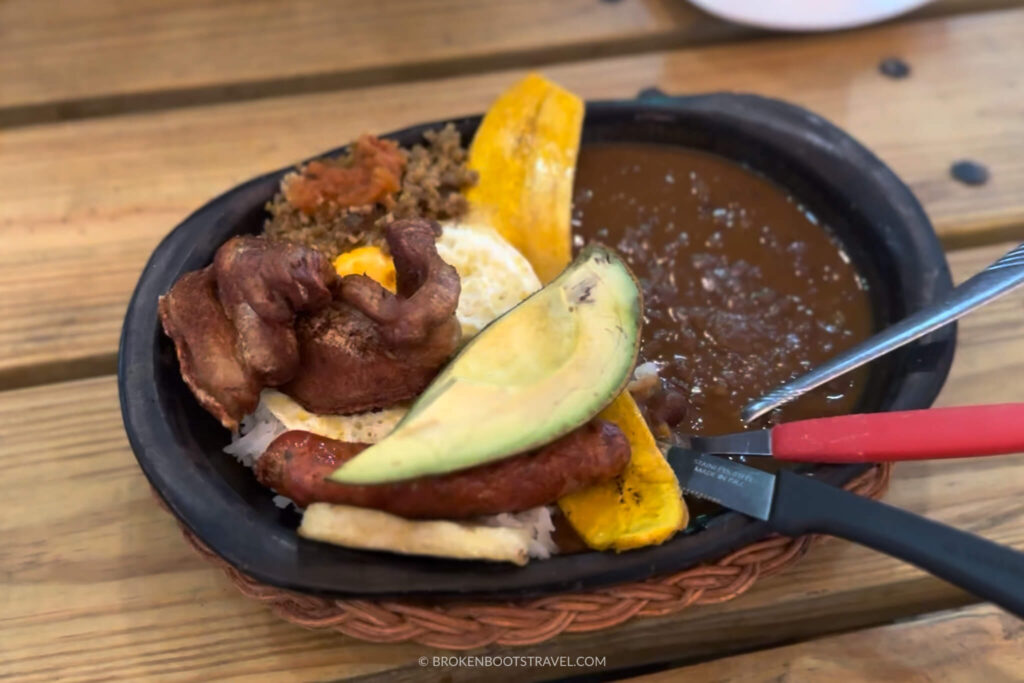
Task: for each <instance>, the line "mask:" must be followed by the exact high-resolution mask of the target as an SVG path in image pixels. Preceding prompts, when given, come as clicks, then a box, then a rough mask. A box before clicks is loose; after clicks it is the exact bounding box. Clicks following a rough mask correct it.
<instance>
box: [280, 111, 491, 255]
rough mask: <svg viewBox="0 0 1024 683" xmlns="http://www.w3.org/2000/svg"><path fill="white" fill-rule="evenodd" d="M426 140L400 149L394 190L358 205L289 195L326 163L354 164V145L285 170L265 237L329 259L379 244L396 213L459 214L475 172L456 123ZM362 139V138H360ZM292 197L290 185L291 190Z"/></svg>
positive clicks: (410, 215) (463, 209)
mask: <svg viewBox="0 0 1024 683" xmlns="http://www.w3.org/2000/svg"><path fill="white" fill-rule="evenodd" d="M423 137H424V141H425V144H423V145H415V146H413V148H412V149H411V150H404V149H403V150H400V151H401V153H402V155H403V157H404V160H405V170H404V173H403V174H402V181H401V188H400V189H399V190H398V192H397V194H394V195H391V194H388V195H387V196H382V197H381V200H380V201H377V202H374V203H371V204H364V205H360V206H340V205H338V204H337V203H334V202H323V203H321V204H319V205H318V207H317V208H316V210H313V211H312V212H309V207H308V206H306V207H304V208H306V209H307V210H306V211H303V210H301V209H300V208H299V207H297V206H295V205H293V204H292V203H291V202H289V200H288V195H289V193H288V188H289V187H290V186H292V184H293V183H296V182H297V181H301V180H303V179H306V178H307V176H309V175H312V173H315V172H317V170H318V169H323V167H324V166H325V165H328V166H331V167H335V168H339V167H340V168H350V167H353V166H355V165H356V164H357V163H358V159H357V158H356V156H357V153H356V151H355V150H350V151H348V152H346V153H345V154H342V155H340V156H338V157H336V158H333V159H322V160H317V161H314V162H310V163H309V164H307V165H306V166H303V167H301V168H299V169H297V170H296V171H295V172H293V173H289V174H288V175H287V176H285V177H284V179H282V181H281V189H280V190H279V191H278V193H277V194H276V195H274V198H273V199H271V200H270V202H268V203H267V211H268V212H269V213H270V217H269V218H268V219H267V221H266V224H265V226H264V231H265V232H266V234H267V235H268V236H269V237H272V238H275V239H284V240H290V241H292V242H298V243H299V244H304V245H306V246H310V247H315V248H316V249H319V250H320V251H322V252H324V253H325V254H326V255H327V256H328V257H329V258H331V259H333V258H335V257H336V256H338V254H341V253H343V252H345V251H348V250H350V249H352V248H354V247H358V246H363V245H367V244H372V245H377V246H382V247H385V248H386V245H385V244H384V231H383V227H384V226H385V225H387V224H388V223H389V222H391V221H392V220H393V219H395V218H417V217H422V218H433V219H436V220H444V219H449V218H458V217H459V216H461V215H463V214H464V213H465V212H466V208H467V205H466V198H465V196H464V195H463V190H465V189H466V188H468V187H470V186H472V185H474V184H475V183H476V172H475V171H472V170H470V169H469V168H468V167H467V165H466V159H467V156H468V153H467V151H466V148H465V147H463V146H462V141H461V139H460V136H459V133H458V131H456V130H455V126H453V125H452V124H450V123H449V124H447V125H445V126H444V128H441V129H439V130H431V131H427V132H426V133H424V135H423ZM361 140H365V138H361ZM290 194H291V196H295V194H296V193H295V192H294V189H293V190H292V192H291V193H290Z"/></svg>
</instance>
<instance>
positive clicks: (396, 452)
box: [330, 246, 641, 484]
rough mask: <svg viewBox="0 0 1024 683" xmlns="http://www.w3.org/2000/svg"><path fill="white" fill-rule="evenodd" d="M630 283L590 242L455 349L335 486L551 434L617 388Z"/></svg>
mask: <svg viewBox="0 0 1024 683" xmlns="http://www.w3.org/2000/svg"><path fill="white" fill-rule="evenodd" d="M640 317H641V303H640V291H639V289H638V287H637V284H636V280H635V279H634V278H633V274H632V273H631V272H630V271H629V268H628V267H627V266H626V265H625V264H624V263H623V262H622V261H621V260H620V259H619V257H618V256H617V255H616V254H615V253H613V252H612V251H610V250H608V249H607V248H605V247H602V246H590V247H587V248H586V249H584V250H583V252H582V253H580V255H579V256H578V257H577V258H576V260H575V261H573V263H572V264H571V265H570V266H569V267H568V268H566V269H565V270H564V271H563V272H562V274H561V275H559V276H558V278H556V279H555V280H554V281H553V282H552V283H551V284H549V285H548V286H547V287H544V288H543V289H541V290H540V291H538V292H537V293H535V294H533V295H532V296H530V297H529V298H528V299H526V300H525V301H523V302H522V303H520V304H519V305H518V306H516V307H515V308H513V309H512V310H510V311H509V312H508V313H506V314H505V315H503V316H501V317H500V318H498V319H497V320H495V321H494V322H493V323H491V324H490V325H489V326H488V327H487V328H485V329H484V330H483V331H482V332H481V333H480V334H478V335H477V336H476V338H474V339H473V340H472V341H471V342H470V343H469V344H467V345H466V347H465V348H464V349H463V350H462V352H461V353H459V354H458V355H457V356H456V357H455V359H454V360H452V361H451V363H449V364H448V366H447V367H446V368H445V369H444V370H442V371H441V373H440V374H439V375H438V376H437V378H436V379H435V380H434V381H433V382H432V383H431V384H430V386H428V387H427V389H426V391H424V392H423V394H422V395H420V397H419V399H417V401H416V402H415V403H414V404H413V406H412V408H411V409H410V410H409V413H408V414H407V415H406V416H405V418H404V419H403V420H402V421H401V422H400V423H399V424H398V426H397V427H395V431H393V432H392V433H391V434H390V435H389V436H388V437H387V438H385V439H383V440H382V441H380V442H379V443H377V444H375V445H373V446H371V447H370V448H367V449H366V450H365V451H363V452H362V453H360V454H359V455H357V456H356V457H355V458H352V459H351V460H349V461H348V462H346V463H345V464H344V465H342V466H341V467H339V468H338V469H337V470H335V471H334V472H333V473H332V474H331V475H330V479H332V480H334V481H337V482H342V483H346V484H383V483H387V482H393V481H401V480H403V479H412V478H415V477H422V476H426V475H436V474H445V473H447V472H453V471H455V470H461V469H465V468H468V467H474V466H476V465H482V464H484V463H487V462H491V461H494V460H499V459H501V458H506V457H508V456H510V455H515V454H517V453H522V452H524V451H529V450H532V449H534V448H537V447H539V446H542V445H544V444H546V443H549V442H551V441H554V440H555V439H557V438H558V437H560V436H563V435H564V434H567V433H568V432H570V431H572V430H573V429H575V428H576V427H578V426H580V425H582V424H583V423H585V422H587V421H588V420H590V418H592V417H593V416H594V415H596V414H597V413H598V412H599V411H600V410H601V409H602V408H604V407H605V406H606V405H608V404H609V403H610V402H611V401H612V399H614V398H615V397H616V396H617V395H618V394H619V392H621V391H622V389H623V387H624V386H625V384H626V382H627V381H628V379H629V374H630V372H631V371H632V368H633V364H634V363H635V362H636V356H637V349H638V347H639V342H640Z"/></svg>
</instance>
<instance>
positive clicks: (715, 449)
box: [682, 429, 772, 456]
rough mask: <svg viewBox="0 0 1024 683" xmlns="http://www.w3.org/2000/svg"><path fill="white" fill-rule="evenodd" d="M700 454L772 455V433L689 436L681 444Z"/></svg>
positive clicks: (751, 432)
mask: <svg viewBox="0 0 1024 683" xmlns="http://www.w3.org/2000/svg"><path fill="white" fill-rule="evenodd" d="M682 445H685V446H687V447H689V448H692V449H693V450H695V451H700V452H701V453H728V454H730V455H767V456H770V455H771V454H772V432H771V430H770V429H755V430H751V431H749V432H736V433H735V434H722V435H719V436H690V437H686V441H683V442H682Z"/></svg>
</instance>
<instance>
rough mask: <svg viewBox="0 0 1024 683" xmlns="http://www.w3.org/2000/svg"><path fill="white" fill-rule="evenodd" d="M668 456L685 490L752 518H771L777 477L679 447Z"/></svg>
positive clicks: (672, 449) (670, 449)
mask: <svg viewBox="0 0 1024 683" xmlns="http://www.w3.org/2000/svg"><path fill="white" fill-rule="evenodd" d="M667 456H668V458H667V459H668V463H669V465H670V466H671V467H672V469H673V470H674V471H675V473H676V477H678V479H679V485H680V486H681V487H682V488H683V490H684V491H686V492H688V493H691V494H693V495H695V496H699V497H701V498H706V499H708V500H710V501H713V502H715V503H718V504H719V505H722V506H725V507H727V508H730V509H732V510H736V511H737V512H742V513H743V514H745V515H750V516H751V517H757V518H758V519H763V520H766V521H767V520H768V518H769V517H771V513H772V498H773V497H774V495H775V475H774V474H771V473H769V472H762V471H761V470H757V469H754V468H753V467H747V466H746V465H741V464H740V463H738V462H732V461H731V460H726V459H725V458H720V457H717V456H714V455H708V454H706V453H698V452H697V451H694V450H691V449H688V448H680V447H678V446H673V447H672V448H669V449H668V453H667Z"/></svg>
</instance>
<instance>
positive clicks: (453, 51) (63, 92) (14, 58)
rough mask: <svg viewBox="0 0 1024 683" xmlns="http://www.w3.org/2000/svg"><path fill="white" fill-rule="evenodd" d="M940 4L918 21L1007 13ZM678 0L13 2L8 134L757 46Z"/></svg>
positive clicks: (997, 2) (956, 2)
mask: <svg viewBox="0 0 1024 683" xmlns="http://www.w3.org/2000/svg"><path fill="white" fill-rule="evenodd" d="M1014 4H1016V2H1015V0H940V1H939V2H935V3H932V4H931V5H929V6H927V7H925V8H923V9H922V10H920V11H919V12H918V13H916V14H915V15H914V16H927V15H937V14H947V13H954V12H961V11H973V12H976V11H981V10H982V9H988V8H993V7H1007V6H1012V5H1014ZM751 33H753V31H752V30H750V29H747V28H744V27H741V26H738V25H734V24H729V23H727V22H723V21H719V20H717V19H715V18H713V17H710V16H709V15H706V14H704V13H702V12H700V11H698V10H697V9H695V8H693V7H692V6H691V5H690V4H688V3H686V2H681V1H679V0H625V1H622V2H602V1H600V0H504V1H503V2H497V3H495V2H489V3H486V2H485V3H481V2H478V1H476V0H389V1H387V2H362V1H361V0H326V1H325V0H299V1H296V2H279V1H278V0H227V1H224V0H216V1H214V0H175V1H174V2H168V1H167V0H136V2H132V3H130V5H125V4H124V3H123V2H118V1H116V0H90V1H89V2H76V1H74V0H6V1H5V2H3V3H0V125H16V124H25V123H31V122H39V121H41V120H55V119H60V118H68V117H76V116H89V115H98V114H109V113H116V112H123V111H137V110H140V109H153V108H160V107H167V106H181V105H183V104H196V103H210V102H217V101H230V100H234V99H239V98H251V97H264V96H267V95H271V94H278V95H280V94H295V93H300V92H312V91H319V90H328V89H333V88H338V87H352V86H353V85H360V84H367V83H375V82H386V81H395V80H409V79H413V78H423V77H425V76H432V77H437V76H442V75H447V74H452V73H458V72H471V71H484V70H490V69H496V68H505V67H508V66H510V65H512V64H515V65H518V66H523V65H525V64H540V63H550V62H552V61H555V60H567V59H579V58H594V57H597V56H602V55H604V56H607V55H610V54H623V53H626V52H639V51H651V50H657V49H667V48H671V47H677V46H680V45H684V44H692V43H700V42H710V41H716V40H721V39H724V38H735V37H738V36H742V35H750V34H751Z"/></svg>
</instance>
